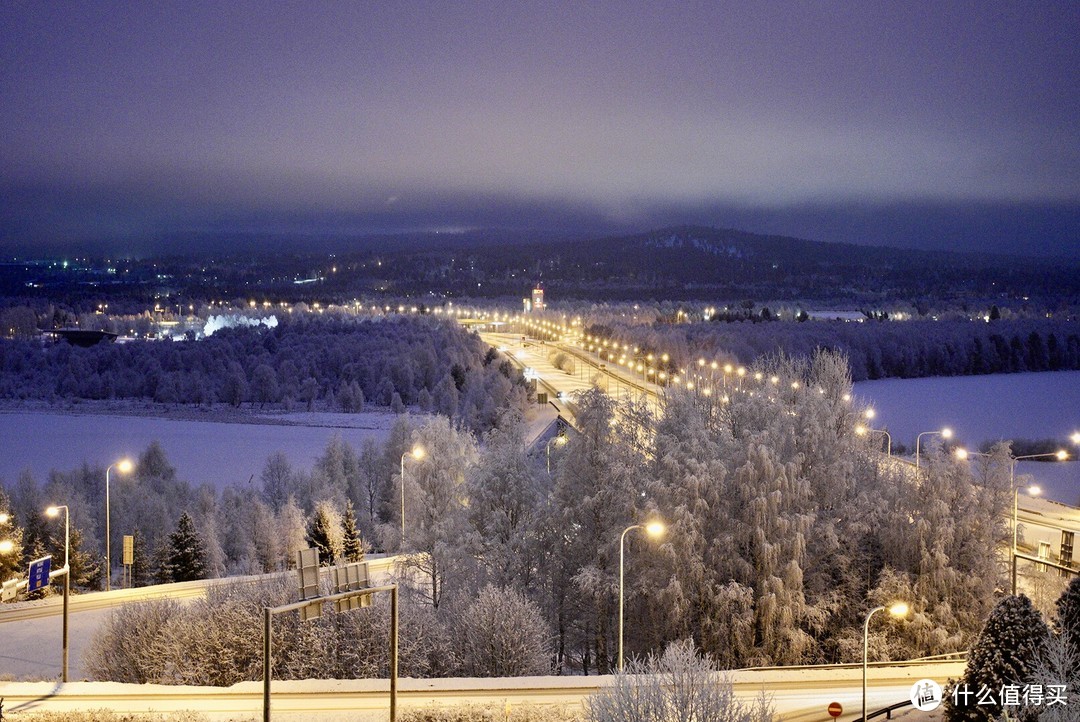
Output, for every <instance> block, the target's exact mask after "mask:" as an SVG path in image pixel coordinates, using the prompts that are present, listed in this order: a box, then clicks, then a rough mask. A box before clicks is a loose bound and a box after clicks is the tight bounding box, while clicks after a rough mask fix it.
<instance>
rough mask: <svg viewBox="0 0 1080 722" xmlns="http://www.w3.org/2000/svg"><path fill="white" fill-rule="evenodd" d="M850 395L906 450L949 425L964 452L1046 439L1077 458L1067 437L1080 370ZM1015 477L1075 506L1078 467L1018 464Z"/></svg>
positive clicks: (908, 382)
mask: <svg viewBox="0 0 1080 722" xmlns="http://www.w3.org/2000/svg"><path fill="white" fill-rule="evenodd" d="M855 394H856V396H858V397H859V398H861V399H862V400H864V401H866V402H868V403H869V404H870V405H871V406H873V407H874V409H875V410H876V412H877V416H876V417H875V419H874V422H873V423H874V426H876V427H877V428H882V429H887V430H888V431H889V433H891V434H892V437H893V443H902V444H905V445H907V446H909V447H912V448H913V447H914V445H915V436H916V435H917V434H919V433H921V432H923V431H932V430H934V429H940V428H942V427H945V426H948V427H950V428H951V429H952V430H953V432H954V433H955V434H956V439H957V440H958V442H959V443H960V444H962V445H965V446H968V447H970V448H976V447H977V446H979V444H981V443H982V442H984V441H996V440H998V439H1050V438H1053V439H1060V441H1061V445H1062V448H1065V449H1067V450H1068V451H1069V452H1070V454H1072V455H1073V456H1074V457H1075V456H1076V455H1077V454H1080V448H1078V447H1076V446H1074V445H1073V444H1072V443H1071V441H1070V439H1069V437H1070V436H1071V435H1072V434H1074V433H1076V432H1077V431H1080V371H1055V372H1046V373H1030V374H994V375H990V376H960V377H950V378H928V379H885V380H880V381H862V382H859V383H857V384H855ZM923 441H924V442H925V441H926V437H924V438H923ZM1017 473H1018V474H1031V475H1032V476H1033V477H1034V478H1035V479H1036V480H1037V481H1038V483H1039V484H1040V485H1041V486H1043V487H1044V490H1045V491H1046V493H1047V495H1048V496H1049V497H1050V498H1051V499H1055V500H1057V501H1061V502H1064V503H1066V504H1077V503H1078V502H1080V462H1076V461H1071V462H1067V463H1063V464H1062V463H1041V462H1020V463H1019V464H1018V466H1017Z"/></svg>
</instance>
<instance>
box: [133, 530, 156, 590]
mask: <svg viewBox="0 0 1080 722" xmlns="http://www.w3.org/2000/svg"><path fill="white" fill-rule="evenodd" d="M131 536H132V540H131V551H132V555H131V586H133V587H145V586H147V585H148V584H152V583H153V572H152V570H153V564H152V560H151V559H150V553H149V551H148V550H147V548H146V535H144V534H143V533H142V530H141V529H139V527H135V529H134V531H132V533H131Z"/></svg>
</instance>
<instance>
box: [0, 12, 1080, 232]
mask: <svg viewBox="0 0 1080 722" xmlns="http://www.w3.org/2000/svg"><path fill="white" fill-rule="evenodd" d="M1077 38H1080V3H1077V2H1075V1H1073V0H1069V1H1067V2H1047V1H1044V0H1040V1H1039V2H1031V3H997V2H981V1H980V2H963V3H960V2H941V3H922V2H920V3H897V2H895V1H889V2H871V1H862V0H860V1H854V2H844V3H840V2H831V3H826V2H799V3H795V2H775V3H774V2H760V1H758V0H740V1H739V2H730V3H713V2H708V3H692V2H670V3H668V2H641V3H608V2H587V3H581V2H568V3H556V2H550V1H548V2H537V3H526V2H517V1H514V2H507V1H506V0H496V1H493V2H487V1H486V0H469V1H468V2H431V3H406V2H386V3H380V2H355V3H346V2H305V3H277V2H275V3H265V2H259V3H254V2H243V1H235V0H234V1H232V2H227V3H221V2H210V3H197V2H150V3H129V2H120V3H109V2H103V1H98V2H86V3H82V2H75V3H69V2H63V3H61V2H40V1H39V0H27V1H19V0H8V2H5V3H3V4H0V98H2V99H3V100H2V102H0V127H2V128H3V132H2V133H0V191H3V199H2V200H0V221H2V222H3V224H4V230H3V231H0V233H2V234H3V235H0V240H4V241H11V240H15V241H18V240H23V241H25V240H26V239H30V238H39V239H41V240H42V241H62V240H65V239H71V238H81V237H82V238H85V237H93V236H98V235H102V236H103V235H108V234H133V235H138V234H140V233H149V232H154V231H171V230H185V229H197V228H201V227H208V226H213V227H218V228H220V227H223V226H224V227H227V226H229V225H230V224H236V225H246V226H248V227H250V226H252V225H254V226H256V227H267V228H272V227H274V226H275V225H288V224H291V226H290V227H300V228H303V227H305V226H312V227H319V228H326V227H334V226H340V227H342V228H348V229H350V230H372V231H385V230H398V229H400V230H413V229H440V228H442V229H451V228H469V227H480V226H487V225H517V226H520V227H543V226H558V225H564V226H566V227H565V228H563V229H562V230H571V229H572V228H571V227H573V226H575V225H576V226H579V227H580V228H581V229H582V230H589V231H591V230H594V229H597V230H600V229H603V230H607V229H621V228H644V227H648V226H650V225H654V224H658V223H669V222H678V221H680V220H686V221H692V222H706V223H711V224H714V225H740V226H742V227H746V228H748V229H749V230H768V231H774V232H787V233H793V234H796V235H803V236H809V237H817V238H819V239H821V240H848V241H851V240H856V241H859V240H861V241H865V242H890V243H894V244H898V245H922V246H938V247H966V246H976V247H977V246H979V245H980V244H979V242H978V238H977V237H976V236H977V232H976V231H977V229H979V228H982V232H983V233H990V234H996V236H995V241H996V242H997V246H1000V247H1002V248H1003V249H1006V250H1009V249H1020V250H1024V249H1034V250H1038V251H1043V252H1045V251H1047V250H1058V251H1064V252H1070V253H1072V252H1076V246H1080V240H1077V238H1078V229H1080V120H1078V119H1080V50H1078V47H1080V41H1078V40H1077ZM934 214H937V215H936V216H935V215H934ZM928 218H929V219H933V218H938V219H939V220H940V222H933V223H929V224H928V222H927V219H928ZM286 219H287V221H288V222H287V223H286ZM927 226H929V227H927ZM943 227H944V228H947V229H950V230H946V231H943V230H942V228H943ZM973 234H974V235H973ZM1002 236H1003V237H1002ZM1070 243H1071V244H1072V247H1071V248H1070V247H1067V246H1066V244H1070Z"/></svg>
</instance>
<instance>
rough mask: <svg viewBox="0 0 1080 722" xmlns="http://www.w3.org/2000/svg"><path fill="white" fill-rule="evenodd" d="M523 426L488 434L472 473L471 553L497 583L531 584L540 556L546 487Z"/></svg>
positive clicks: (470, 482) (470, 510)
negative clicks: (530, 457)
mask: <svg viewBox="0 0 1080 722" xmlns="http://www.w3.org/2000/svg"><path fill="white" fill-rule="evenodd" d="M522 432H523V428H522V426H521V425H520V424H513V423H508V424H507V425H506V426H505V427H504V428H499V429H495V430H493V431H491V432H489V433H488V434H487V435H485V437H484V441H483V453H482V454H481V455H480V460H479V461H478V463H477V464H476V465H475V466H474V467H472V469H471V470H470V473H469V475H468V481H467V493H468V499H469V505H468V511H467V515H468V521H469V526H470V529H471V532H472V540H473V545H474V548H473V553H474V554H475V556H476V557H477V559H478V560H479V562H480V565H481V567H482V568H483V572H484V575H485V576H486V578H487V579H488V580H489V581H491V582H492V583H493V584H495V585H497V586H502V587H506V586H516V587H517V588H519V589H527V588H529V587H530V586H532V582H533V576H534V574H535V569H536V566H537V556H538V554H539V549H538V548H537V547H538V540H537V529H536V525H537V523H538V516H539V513H540V510H541V502H542V500H543V496H544V495H543V490H542V488H541V486H540V480H539V478H538V477H537V474H536V470H535V467H534V466H533V465H531V464H529V463H528V457H527V455H526V452H525V442H524V439H523V437H522Z"/></svg>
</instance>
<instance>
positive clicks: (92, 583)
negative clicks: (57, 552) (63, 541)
mask: <svg viewBox="0 0 1080 722" xmlns="http://www.w3.org/2000/svg"><path fill="white" fill-rule="evenodd" d="M70 551H71V586H72V587H82V588H84V589H101V585H102V582H103V581H104V579H103V577H102V571H103V570H102V568H101V564H100V563H99V562H98V560H97V559H96V558H95V555H94V553H93V552H90V551H87V550H85V549H83V533H82V529H79V528H78V527H72V528H71V538H70Z"/></svg>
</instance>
